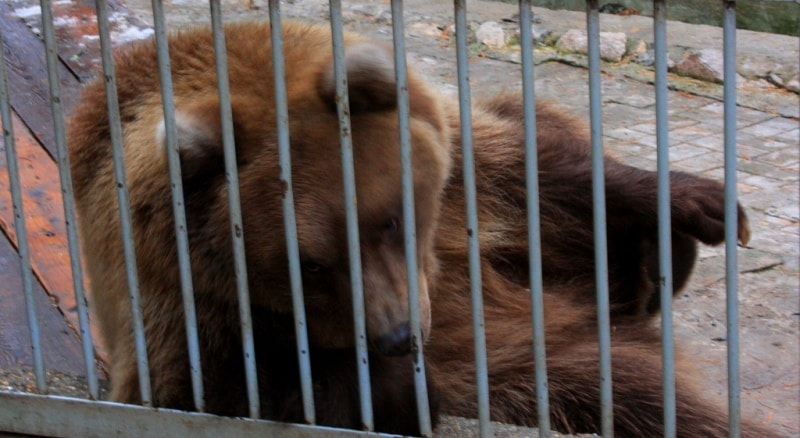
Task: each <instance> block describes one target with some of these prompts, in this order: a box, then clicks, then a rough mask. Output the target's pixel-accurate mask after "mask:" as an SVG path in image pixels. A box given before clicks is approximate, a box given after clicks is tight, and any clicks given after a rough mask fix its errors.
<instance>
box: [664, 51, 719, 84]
mask: <svg viewBox="0 0 800 438" xmlns="http://www.w3.org/2000/svg"><path fill="white" fill-rule="evenodd" d="M674 71H675V73H679V74H682V75H685V76H690V77H693V78H695V79H702V80H705V81H711V82H719V83H722V82H723V79H724V78H723V76H724V75H723V58H722V52H721V51H719V50H716V49H700V50H689V51H687V52H686V53H685V54H684V55H683V58H681V60H680V61H679V62H678V63H677V64H676V65H675V68H674Z"/></svg>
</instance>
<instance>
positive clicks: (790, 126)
mask: <svg viewBox="0 0 800 438" xmlns="http://www.w3.org/2000/svg"><path fill="white" fill-rule="evenodd" d="M762 114H763V113H762ZM761 126H766V127H769V128H771V129H776V130H779V131H782V132H785V131H791V130H795V129H797V128H798V127H800V122H798V121H797V120H793V119H790V118H787V117H775V118H774V119H769V120H767V121H765V122H763V123H762V124H761Z"/></svg>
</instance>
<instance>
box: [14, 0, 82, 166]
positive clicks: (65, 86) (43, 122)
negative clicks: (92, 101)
mask: <svg viewBox="0 0 800 438" xmlns="http://www.w3.org/2000/svg"><path fill="white" fill-rule="evenodd" d="M29 10H30V9H24V8H20V7H19V5H17V4H15V3H12V2H0V29H2V32H3V56H4V57H5V59H6V66H7V68H8V88H9V95H10V100H11V106H12V107H13V108H14V110H15V111H16V112H17V113H18V114H19V116H20V117H21V118H22V120H23V121H24V122H25V125H26V126H27V127H28V128H29V129H30V130H31V131H32V132H33V134H34V135H35V136H36V138H38V139H39V140H40V141H41V144H42V145H44V147H45V148H46V149H47V151H48V153H49V154H50V155H51V156H53V157H54V156H55V134H54V132H53V122H52V114H51V112H50V92H49V85H48V80H47V67H46V64H47V63H46V61H45V50H44V42H42V40H41V39H39V38H38V37H37V36H36V35H35V34H34V33H33V31H32V30H31V28H30V27H28V25H27V24H26V23H25V21H24V18H25V17H24V16H25V15H26V14H28V13H29V12H28V11H29ZM58 73H59V79H60V83H61V103H62V105H63V106H64V108H70V107H72V106H73V105H74V104H75V102H76V99H77V97H78V89H79V87H80V82H79V81H78V78H77V77H75V75H73V74H72V72H70V71H69V70H68V69H67V68H66V67H64V66H63V65H62V64H60V63H59V69H58Z"/></svg>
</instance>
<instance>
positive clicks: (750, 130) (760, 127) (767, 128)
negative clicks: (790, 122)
mask: <svg viewBox="0 0 800 438" xmlns="http://www.w3.org/2000/svg"><path fill="white" fill-rule="evenodd" d="M773 120H775V119H773ZM782 120H785V119H778V122H776V123H770V122H771V121H769V120H768V121H766V122H761V123H757V124H755V125H752V126H748V127H746V128H743V129H742V130H741V132H744V133H746V134H752V135H755V136H758V137H770V136H773V135H779V134H782V133H784V132H786V131H788V130H790V129H791V128H789V127H787V128H785V129H784V128H783V124H782V123H780V121H782ZM793 127H796V125H795V126H793Z"/></svg>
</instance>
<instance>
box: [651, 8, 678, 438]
mask: <svg viewBox="0 0 800 438" xmlns="http://www.w3.org/2000/svg"><path fill="white" fill-rule="evenodd" d="M653 11H654V13H653V19H654V33H655V35H654V38H655V57H656V59H655V61H656V62H655V70H656V143H657V145H658V148H657V153H658V260H659V272H660V284H659V291H660V293H661V351H662V363H663V370H662V379H663V385H664V436H665V437H668V438H674V437H675V434H676V431H675V351H674V345H673V338H672V336H673V335H672V232H671V230H672V225H671V221H670V187H669V141H668V133H669V124H668V113H667V103H668V102H667V2H666V1H665V0H655V1H654V2H653Z"/></svg>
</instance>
